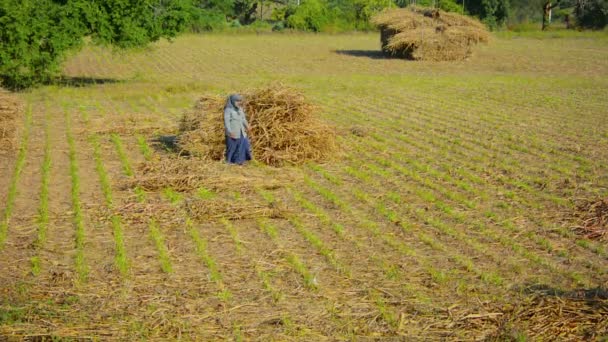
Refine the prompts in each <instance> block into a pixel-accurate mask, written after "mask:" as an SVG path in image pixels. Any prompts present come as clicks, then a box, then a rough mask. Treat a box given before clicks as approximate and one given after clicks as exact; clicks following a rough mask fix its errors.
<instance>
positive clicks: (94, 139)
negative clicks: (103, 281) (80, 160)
mask: <svg viewBox="0 0 608 342" xmlns="http://www.w3.org/2000/svg"><path fill="white" fill-rule="evenodd" d="M90 142H91V144H92V145H93V157H94V159H95V169H96V171H97V175H98V176H99V183H100V184H101V191H102V193H103V195H104V199H105V205H106V207H107V208H108V209H109V210H110V212H112V214H111V216H110V222H111V225H112V233H113V236H114V253H115V258H114V262H115V264H116V267H117V269H118V271H119V272H120V274H121V275H122V276H123V277H126V276H128V272H129V260H128V257H127V253H126V249H125V241H124V230H123V227H122V223H121V217H120V215H119V214H116V213H115V210H114V199H113V195H112V186H111V183H110V180H109V177H108V173H107V171H106V169H105V167H104V163H103V158H102V156H101V144H100V141H99V136H97V135H92V136H91V137H90Z"/></svg>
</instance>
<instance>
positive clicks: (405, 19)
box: [372, 6, 490, 61]
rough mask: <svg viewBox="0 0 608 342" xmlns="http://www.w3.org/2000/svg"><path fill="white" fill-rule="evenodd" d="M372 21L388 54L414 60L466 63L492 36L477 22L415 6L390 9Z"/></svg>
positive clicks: (458, 15) (383, 49)
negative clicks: (477, 47)
mask: <svg viewBox="0 0 608 342" xmlns="http://www.w3.org/2000/svg"><path fill="white" fill-rule="evenodd" d="M372 22H373V23H374V24H375V25H376V26H377V27H378V28H379V29H380V32H381V36H380V39H381V41H382V51H383V52H384V54H385V55H387V56H391V57H400V58H406V59H413V60H430V61H451V60H462V59H465V58H467V57H468V56H470V55H471V48H472V46H473V45H474V44H477V43H481V42H483V43H487V42H488V40H489V37H490V36H489V33H488V31H487V29H486V27H485V26H484V25H483V24H482V23H481V22H479V21H477V20H476V19H473V18H470V17H467V16H464V15H460V14H456V13H449V12H444V11H441V10H437V9H430V8H422V7H415V6H410V7H408V8H404V9H390V10H386V11H384V12H381V13H379V14H377V15H376V16H374V17H373V18H372Z"/></svg>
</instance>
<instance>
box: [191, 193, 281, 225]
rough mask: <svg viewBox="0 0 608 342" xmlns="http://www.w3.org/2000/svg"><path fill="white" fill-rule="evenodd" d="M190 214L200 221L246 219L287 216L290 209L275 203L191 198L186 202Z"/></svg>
mask: <svg viewBox="0 0 608 342" xmlns="http://www.w3.org/2000/svg"><path fill="white" fill-rule="evenodd" d="M184 205H185V209H186V211H187V212H188V214H189V216H190V217H192V218H194V219H196V220H198V221H202V222H204V221H207V220H218V219H228V220H245V219H253V218H262V217H266V218H286V217H287V215H288V210H287V209H286V208H281V207H278V206H276V205H275V204H265V203H262V202H261V201H258V202H244V201H235V200H232V199H224V198H216V199H213V200H199V199H194V200H189V201H186V202H185V203H184Z"/></svg>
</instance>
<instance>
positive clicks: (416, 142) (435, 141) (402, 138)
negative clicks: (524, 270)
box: [372, 134, 603, 255]
mask: <svg viewBox="0 0 608 342" xmlns="http://www.w3.org/2000/svg"><path fill="white" fill-rule="evenodd" d="M372 136H373V138H374V139H376V140H378V141H383V142H385V141H386V139H384V138H382V137H379V136H376V135H374V134H372ZM397 139H398V140H400V141H402V142H406V143H408V145H409V146H414V147H416V148H419V149H420V150H422V151H425V152H431V153H432V152H433V151H434V150H432V151H431V150H430V149H429V147H428V146H426V145H424V144H421V143H420V142H419V139H409V138H407V137H405V136H397ZM423 139H424V137H423ZM438 142H441V139H432V140H431V141H430V144H438ZM400 145H401V144H394V145H393V144H391V146H395V149H397V150H401V151H404V148H403V147H401V146H400ZM441 149H442V150H444V151H445V145H442V147H441ZM423 158H424V157H423ZM426 158H429V157H426ZM446 158H453V157H451V156H449V155H448V153H445V154H444V155H443V156H442V157H441V159H444V160H445V159H446ZM469 160H470V158H469V157H468V156H466V155H465V156H463V158H462V159H457V160H455V159H453V160H452V161H453V162H454V163H463V162H466V161H469ZM470 165H473V166H472V167H471V166H470ZM467 167H469V168H470V169H473V170H479V165H476V164H475V163H472V162H469V164H468V166H467ZM446 169H450V168H449V167H447V168H446ZM430 170H432V169H430V168H428V167H426V168H425V169H424V170H423V171H430ZM456 173H457V174H458V175H459V176H460V177H462V178H466V179H468V180H470V181H471V182H473V183H475V184H477V185H486V184H485V182H484V181H483V179H481V178H480V177H479V176H476V175H474V174H471V173H470V172H468V171H466V170H464V169H463V168H457V171H456ZM444 177H445V176H444ZM513 183H516V185H517V186H518V187H520V188H524V189H528V190H529V188H530V187H529V186H527V185H526V187H524V186H523V185H525V184H522V183H521V181H513ZM456 184H457V185H458V186H459V187H461V188H462V189H464V190H467V191H469V190H470V187H467V186H462V181H458V183H456ZM506 194H507V195H509V198H512V199H514V198H515V197H516V195H515V193H514V192H513V191H510V190H507V191H506ZM482 197H483V196H482ZM525 204H527V205H528V206H529V207H538V206H539V205H538V204H536V202H535V201H528V202H526V203H525ZM500 222H501V223H502V224H505V225H510V226H512V223H511V222H510V220H502V221H500ZM559 232H560V234H561V235H562V236H564V237H567V238H572V234H573V233H572V232H570V231H569V230H567V229H564V228H561V229H559ZM541 239H542V238H541ZM577 243H578V244H579V245H582V246H583V247H588V249H590V250H592V251H594V252H595V253H596V254H600V255H601V254H603V253H602V248H601V246H600V248H598V245H597V244H593V243H590V241H585V240H579V242H577Z"/></svg>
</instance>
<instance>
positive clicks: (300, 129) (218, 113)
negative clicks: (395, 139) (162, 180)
mask: <svg viewBox="0 0 608 342" xmlns="http://www.w3.org/2000/svg"><path fill="white" fill-rule="evenodd" d="M242 95H243V96H244V97H245V112H246V113H247V117H248V121H249V123H250V125H251V129H252V134H251V137H250V140H251V144H252V148H253V155H254V158H255V159H256V160H258V161H260V162H263V163H265V164H268V165H273V166H281V165H284V164H300V163H303V162H305V161H310V160H312V161H323V160H326V159H327V158H328V157H329V156H330V155H331V154H332V152H333V151H334V150H335V139H334V134H335V132H334V131H333V130H332V129H331V128H330V127H329V126H328V125H326V124H324V123H322V122H321V121H319V120H318V119H317V118H316V117H315V116H314V110H315V107H314V106H312V105H311V104H309V103H308V102H306V100H305V98H304V96H303V95H302V94H301V93H300V92H298V91H296V90H294V89H291V88H288V87H285V86H283V85H273V86H270V87H267V88H262V89H256V90H252V91H246V92H243V93H242ZM225 102H226V98H225V97H219V96H203V97H201V98H200V100H198V102H197V104H196V106H195V108H194V110H193V111H192V112H190V113H186V114H185V115H184V117H183V119H182V122H181V125H180V137H179V147H180V148H181V149H182V150H183V151H186V152H188V153H190V154H192V155H195V156H197V157H201V158H206V159H211V160H221V159H223V156H224V147H225V141H224V140H225V138H224V118H223V108H224V104H225Z"/></svg>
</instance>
